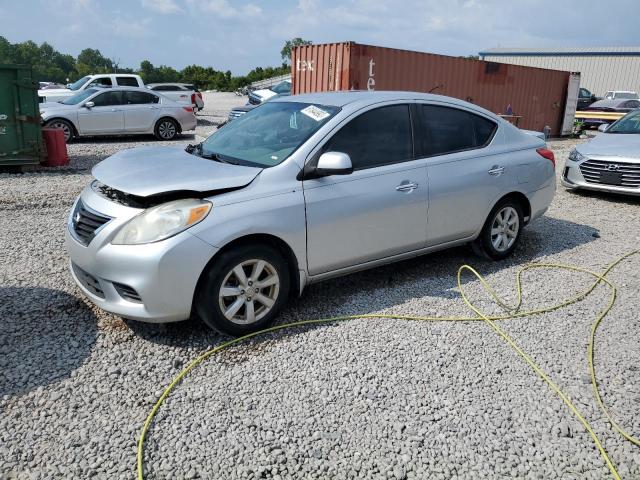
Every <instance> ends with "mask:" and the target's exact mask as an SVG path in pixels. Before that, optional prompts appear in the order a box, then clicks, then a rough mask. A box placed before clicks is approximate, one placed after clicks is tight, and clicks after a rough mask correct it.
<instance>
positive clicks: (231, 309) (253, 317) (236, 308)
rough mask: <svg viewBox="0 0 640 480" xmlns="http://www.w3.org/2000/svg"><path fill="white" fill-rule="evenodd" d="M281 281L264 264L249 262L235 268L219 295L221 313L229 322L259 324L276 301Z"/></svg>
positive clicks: (271, 266) (271, 267)
mask: <svg viewBox="0 0 640 480" xmlns="http://www.w3.org/2000/svg"><path fill="white" fill-rule="evenodd" d="M279 292H280V277H279V276H278V272H277V271H276V269H275V267H274V266H273V265H271V264H270V263H269V262H267V261H265V260H259V259H251V260H246V261H244V262H242V263H240V264H238V265H236V266H235V267H234V268H233V269H232V270H231V271H230V272H229V273H227V275H226V276H225V278H224V280H223V281H222V285H221V287H220V291H219V292H218V302H219V304H220V310H221V311H222V313H223V314H224V316H225V318H226V319H227V320H229V321H230V322H233V323H235V324H239V325H247V324H251V323H255V322H258V321H260V320H261V319H262V318H263V317H264V316H265V315H267V314H268V313H269V312H270V311H271V309H272V308H273V306H274V305H275V303H276V300H277V299H278V294H279Z"/></svg>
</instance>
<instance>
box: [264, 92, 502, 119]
mask: <svg viewBox="0 0 640 480" xmlns="http://www.w3.org/2000/svg"><path fill="white" fill-rule="evenodd" d="M398 100H400V101H401V100H407V101H409V100H423V101H433V102H445V103H450V104H453V105H457V106H460V107H466V108H470V109H473V110H478V111H481V112H484V113H485V114H488V115H490V116H492V117H495V114H494V113H493V112H490V111H488V110H486V109H484V108H482V107H480V106H479V105H476V104H473V103H469V102H465V101H463V100H459V99H457V98H453V97H447V96H446V95H437V94H434V93H420V92H396V91H373V92H371V91H367V90H344V91H338V92H320V93H303V94H300V95H291V96H284V97H279V98H277V99H273V100H271V101H274V102H305V103H317V104H321V105H329V106H334V107H344V106H346V105H350V104H359V106H366V105H369V104H373V103H378V102H387V101H398Z"/></svg>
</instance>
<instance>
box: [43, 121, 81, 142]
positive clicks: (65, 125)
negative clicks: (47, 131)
mask: <svg viewBox="0 0 640 480" xmlns="http://www.w3.org/2000/svg"><path fill="white" fill-rule="evenodd" d="M44 126H45V127H46V128H58V129H60V130H62V131H63V132H64V141H65V142H66V143H69V142H70V141H71V140H72V139H73V137H74V133H75V132H74V130H73V126H72V125H71V124H70V123H69V122H67V121H66V120H62V119H59V118H55V119H53V120H49V121H48V122H47V123H45V124H44Z"/></svg>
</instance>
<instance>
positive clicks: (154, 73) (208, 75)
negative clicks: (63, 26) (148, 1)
mask: <svg viewBox="0 0 640 480" xmlns="http://www.w3.org/2000/svg"><path fill="white" fill-rule="evenodd" d="M297 40H302V39H293V40H292V42H294V41H297ZM302 41H303V42H304V40H302ZM0 63H17V64H26V65H31V66H32V68H33V72H34V78H35V80H36V81H49V82H58V83H63V84H66V83H67V82H73V81H74V80H77V79H78V78H81V77H84V76H85V75H91V74H93V73H113V72H115V71H117V72H120V73H138V74H139V75H140V76H141V77H142V79H143V80H144V82H145V83H163V82H184V83H193V84H194V85H196V86H197V87H198V88H200V89H201V90H208V89H212V90H220V91H233V90H235V89H237V88H240V87H244V86H245V85H248V84H250V83H251V82H255V81H258V80H263V79H265V78H270V77H275V76H277V75H285V74H287V73H289V72H290V71H291V69H290V67H289V66H288V65H287V64H286V63H283V64H282V65H281V66H279V67H264V68H263V67H257V68H254V69H253V70H251V71H250V72H249V73H248V74H247V75H243V76H237V77H234V76H233V75H231V72H230V71H226V72H222V71H218V70H215V69H213V68H212V67H203V66H200V65H189V66H188V67H185V68H184V69H182V71H177V70H176V69H175V68H173V67H169V66H166V65H160V66H159V67H156V66H154V65H153V64H152V63H151V62H150V61H149V60H143V61H142V62H141V63H140V68H139V69H138V70H134V69H131V68H123V67H120V66H119V65H118V64H117V62H114V61H113V60H111V59H109V58H107V57H105V56H104V55H102V53H101V52H100V50H97V49H93V48H85V49H84V50H82V51H81V52H80V54H79V55H78V57H77V58H74V57H73V56H71V55H67V54H62V53H60V52H58V51H57V50H55V49H54V48H53V47H52V46H51V45H49V44H48V43H46V42H45V43H43V44H41V45H39V46H38V45H37V44H36V43H35V42H32V41H26V42H22V43H15V44H12V43H10V42H9V41H8V40H7V39H6V38H4V37H2V36H0Z"/></svg>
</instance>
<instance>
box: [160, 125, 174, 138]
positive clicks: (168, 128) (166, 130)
mask: <svg viewBox="0 0 640 480" xmlns="http://www.w3.org/2000/svg"><path fill="white" fill-rule="evenodd" d="M158 134H159V135H160V136H161V137H162V138H164V139H165V140H171V139H172V138H173V137H175V136H176V126H175V124H174V123H173V122H170V121H169V120H165V121H164V122H162V123H160V125H158Z"/></svg>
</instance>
